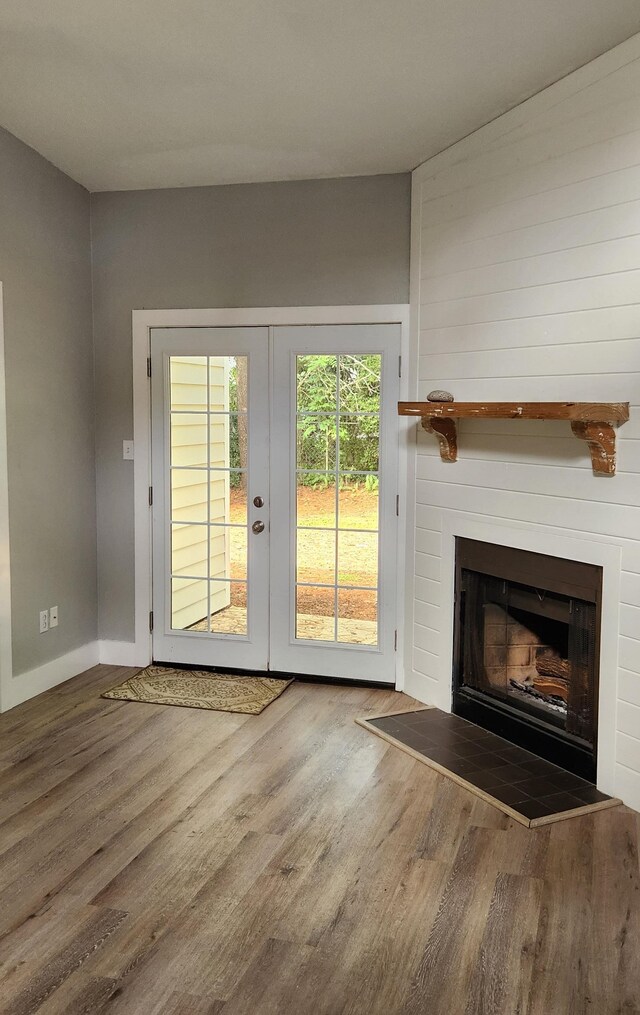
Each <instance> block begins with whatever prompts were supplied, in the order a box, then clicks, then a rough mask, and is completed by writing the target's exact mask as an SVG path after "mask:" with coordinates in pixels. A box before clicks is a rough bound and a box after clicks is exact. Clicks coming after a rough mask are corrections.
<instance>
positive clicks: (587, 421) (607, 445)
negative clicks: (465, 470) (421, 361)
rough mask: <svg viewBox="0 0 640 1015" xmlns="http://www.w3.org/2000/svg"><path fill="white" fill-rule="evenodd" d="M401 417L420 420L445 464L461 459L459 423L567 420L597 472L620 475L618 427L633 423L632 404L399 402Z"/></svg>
mask: <svg viewBox="0 0 640 1015" xmlns="http://www.w3.org/2000/svg"><path fill="white" fill-rule="evenodd" d="M398 415H399V416H419V417H420V418H421V419H422V426H423V429H424V430H426V431H427V433H433V434H435V435H436V437H437V438H438V441H439V442H440V457H441V458H442V461H443V462H455V461H456V459H457V457H458V431H457V428H456V420H458V419H566V420H569V422H570V423H571V429H572V431H573V433H574V435H575V436H576V437H579V438H580V440H583V441H586V442H587V444H588V446H589V451H590V453H591V463H592V465H593V471H594V472H597V473H600V474H603V475H606V476H613V475H614V473H615V471H616V434H615V430H614V427H615V426H619V425H620V423H626V421H627V420H628V419H629V403H628V402H398Z"/></svg>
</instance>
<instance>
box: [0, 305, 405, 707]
mask: <svg viewBox="0 0 640 1015" xmlns="http://www.w3.org/2000/svg"><path fill="white" fill-rule="evenodd" d="M132 321H133V439H134V448H135V452H134V470H133V472H134V544H135V549H134V567H135V665H136V666H147V665H148V664H149V663H150V662H151V659H152V641H151V632H150V630H149V614H150V611H151V603H152V589H151V550H152V542H151V510H150V507H149V487H150V485H151V398H150V393H151V392H150V384H149V378H148V376H147V358H148V356H149V354H150V342H151V336H150V331H151V329H152V328H233V327H270V326H272V327H277V326H278V325H298V324H300V325H304V324H399V325H400V334H401V337H400V344H401V355H402V363H403V369H402V376H401V379H400V397H401V399H403V400H404V399H410V398H411V397H412V396H413V395H414V390H413V388H414V386H415V381H413V382H411V381H410V377H411V376H412V371H411V364H410V362H409V351H410V347H409V305H408V304H405V303H399V304H386V305H371V306H369V305H364V306H342V307H249V308H230V309H220V308H218V309H190V310H134V311H133V313H132ZM414 429H415V428H414V427H413V426H412V420H411V418H410V417H398V435H399V448H398V454H399V480H398V482H399V489H400V491H401V496H400V510H399V518H398V653H397V659H396V687H397V689H398V690H402V688H403V686H404V657H403V647H404V645H405V643H406V641H405V636H404V623H405V604H406V602H407V601H408V602H409V603H410V602H411V599H410V595H409V596H408V595H407V593H408V592H409V589H408V587H407V582H410V581H411V576H412V574H413V542H414V540H413V512H414V504H413V494H412V490H413V483H414V476H413V472H414V469H413V465H412V458H411V456H410V455H409V443H410V437H409V435H410V433H411V432H412V431H413V430H414ZM0 464H1V463H0ZM407 619H409V618H407Z"/></svg>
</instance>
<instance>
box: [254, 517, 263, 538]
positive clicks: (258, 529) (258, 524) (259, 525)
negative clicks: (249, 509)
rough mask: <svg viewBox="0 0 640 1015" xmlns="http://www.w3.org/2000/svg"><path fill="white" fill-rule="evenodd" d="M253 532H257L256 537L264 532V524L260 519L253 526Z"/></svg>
mask: <svg viewBox="0 0 640 1015" xmlns="http://www.w3.org/2000/svg"><path fill="white" fill-rule="evenodd" d="M251 531H252V532H255V534H256V536H257V535H258V534H259V533H260V532H264V522H261V521H260V519H258V521H257V522H254V523H253V525H252V526H251Z"/></svg>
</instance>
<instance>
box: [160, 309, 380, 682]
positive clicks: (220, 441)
mask: <svg viewBox="0 0 640 1015" xmlns="http://www.w3.org/2000/svg"><path fill="white" fill-rule="evenodd" d="M399 344H400V328H399V326H396V325H340V326H317V327H307V326H305V327H302V326H299V327H277V328H270V329H269V328H183V329H156V330H154V331H152V333H151V345H152V473H153V476H152V483H153V491H154V494H153V499H154V506H153V600H154V602H153V610H154V632H153V653H154V659H155V660H156V661H158V662H172V663H185V664H195V665H203V666H215V667H220V666H223V667H227V666H228V667H233V668H239V669H245V668H246V669H253V670H262V669H271V670H274V671H279V672H282V671H286V672H291V673H300V674H313V675H317V676H334V677H344V678H352V679H369V680H376V681H381V682H386V683H389V684H393V683H394V682H395V651H394V650H395V641H396V634H395V631H396V592H397V590H396V580H397V566H396V561H397V550H398V548H397V517H396V493H397V479H398V477H397V472H398V427H397V419H396V403H397V400H398V394H399V380H398V355H399Z"/></svg>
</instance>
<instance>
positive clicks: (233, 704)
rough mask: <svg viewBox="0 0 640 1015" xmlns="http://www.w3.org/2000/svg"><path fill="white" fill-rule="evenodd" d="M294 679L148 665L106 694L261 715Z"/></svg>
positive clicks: (153, 703) (105, 695)
mask: <svg viewBox="0 0 640 1015" xmlns="http://www.w3.org/2000/svg"><path fill="white" fill-rule="evenodd" d="M291 683H293V681H292V680H276V679H275V678H274V677H261V676H259V677H256V676H250V675H249V674H247V675H246V676H242V675H238V674H235V673H210V672H209V671H208V670H181V669H171V668H170V667H168V666H147V667H146V669H144V670H140V672H139V673H136V674H135V676H133V677H129V679H128V680H125V681H124V682H123V683H122V684H118V685H117V686H116V687H112V688H111V689H110V690H109V691H105V692H104V694H103V695H102V697H103V698H116V699H118V700H120V701H146V702H148V703H149V704H152V705H181V706H183V707H184V708H206V709H211V710H212V711H215V712H242V713H246V714H247V715H259V714H260V712H262V711H263V709H265V708H266V707H267V705H270V704H271V702H272V701H275V700H276V698H279V697H280V695H281V694H282V692H283V691H285V690H286V689H287V687H288V686H289V684H291Z"/></svg>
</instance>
